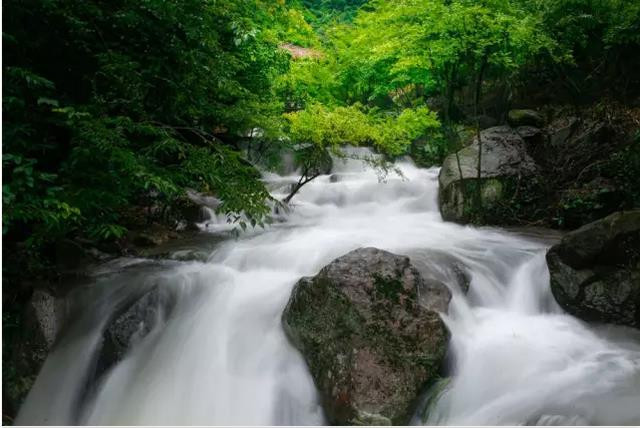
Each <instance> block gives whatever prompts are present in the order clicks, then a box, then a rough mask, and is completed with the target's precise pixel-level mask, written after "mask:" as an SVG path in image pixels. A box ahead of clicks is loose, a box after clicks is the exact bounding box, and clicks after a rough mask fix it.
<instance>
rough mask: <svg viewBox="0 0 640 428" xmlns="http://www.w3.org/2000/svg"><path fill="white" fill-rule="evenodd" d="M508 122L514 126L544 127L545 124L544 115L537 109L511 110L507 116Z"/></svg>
mask: <svg viewBox="0 0 640 428" xmlns="http://www.w3.org/2000/svg"><path fill="white" fill-rule="evenodd" d="M507 122H509V125H511V126H513V127H518V126H535V127H537V128H542V127H543V126H544V124H545V120H544V117H543V116H542V115H541V114H540V113H538V112H537V111H535V110H528V109H523V110H510V111H509V114H508V116H507Z"/></svg>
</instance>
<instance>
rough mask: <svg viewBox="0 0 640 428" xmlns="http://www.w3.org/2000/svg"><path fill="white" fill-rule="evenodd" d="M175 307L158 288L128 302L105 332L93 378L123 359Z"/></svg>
mask: <svg viewBox="0 0 640 428" xmlns="http://www.w3.org/2000/svg"><path fill="white" fill-rule="evenodd" d="M174 305H175V300H174V297H173V295H172V294H171V293H170V292H169V290H168V289H167V288H166V287H162V286H160V285H155V286H153V287H152V288H150V289H149V290H148V291H147V292H145V293H144V294H143V295H142V296H140V297H138V298H137V299H134V300H133V301H129V302H128V304H126V305H125V306H124V307H123V308H122V309H121V310H120V311H119V312H118V313H117V315H116V316H115V317H114V318H113V319H112V320H111V321H110V322H109V324H108V325H107V327H106V328H105V330H104V334H103V345H102V350H101V353H100V357H99V359H98V367H97V375H96V377H99V376H100V375H101V374H102V373H104V372H105V371H107V370H108V369H109V368H110V367H112V366H113V365H115V364H116V363H117V362H119V361H120V360H122V358H124V356H125V354H126V353H127V351H128V350H129V349H130V348H131V347H132V346H134V345H135V344H137V343H139V342H140V341H142V340H143V339H144V338H145V337H146V336H147V335H148V334H149V333H150V332H151V331H152V330H153V329H154V328H156V327H158V326H161V325H162V324H164V323H165V322H166V319H167V317H168V316H169V315H170V313H171V311H172V310H173V307H174Z"/></svg>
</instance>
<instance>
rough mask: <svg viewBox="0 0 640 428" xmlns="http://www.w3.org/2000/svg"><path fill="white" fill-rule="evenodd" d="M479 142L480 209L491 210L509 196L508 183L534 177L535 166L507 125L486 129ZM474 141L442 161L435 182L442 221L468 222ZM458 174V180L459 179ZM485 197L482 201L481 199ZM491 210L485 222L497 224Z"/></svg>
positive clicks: (473, 178) (475, 153) (474, 179)
mask: <svg viewBox="0 0 640 428" xmlns="http://www.w3.org/2000/svg"><path fill="white" fill-rule="evenodd" d="M480 139H481V141H482V160H481V161H482V167H481V178H480V184H479V185H480V186H482V189H481V193H482V196H483V203H486V204H485V207H484V208H491V206H492V205H496V204H497V203H499V202H500V201H501V200H504V199H507V198H508V197H510V196H511V195H510V192H507V191H505V187H507V186H506V184H510V183H508V182H509V181H512V182H513V181H518V180H521V179H523V178H527V177H531V176H534V175H535V174H536V173H537V171H538V167H537V165H536V163H535V161H534V160H533V158H531V156H529V154H528V153H527V149H526V145H525V142H524V140H523V138H522V137H521V136H520V135H519V134H518V132H516V130H514V129H513V128H510V127H508V126H498V127H494V128H489V129H486V130H484V131H482V132H481V133H480ZM478 153H479V144H478V140H477V138H474V139H473V142H472V143H471V144H470V145H469V146H467V147H465V148H463V149H462V150H460V151H459V152H458V153H457V155H458V158H459V160H460V166H459V167H458V158H457V157H456V154H455V153H454V154H452V155H449V156H447V158H446V159H445V160H444V162H443V165H442V168H441V169H440V174H439V176H438V181H439V185H440V193H439V200H440V213H441V214H442V217H443V219H444V220H447V221H456V222H460V223H467V222H469V221H471V220H472V217H471V216H470V214H469V211H470V209H471V202H472V198H473V196H472V195H473V193H474V191H475V186H476V185H477V182H478V179H477V176H478V171H477V167H478ZM460 170H461V171H462V178H463V179H462V180H461V178H460ZM485 198H486V200H485ZM490 213H491V210H485V215H486V216H487V217H486V218H485V219H484V220H485V222H486V223H499V222H500V221H501V220H502V219H501V218H491V217H490Z"/></svg>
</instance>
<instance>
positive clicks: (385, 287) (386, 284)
mask: <svg viewBox="0 0 640 428" xmlns="http://www.w3.org/2000/svg"><path fill="white" fill-rule="evenodd" d="M373 283H374V286H375V289H376V293H378V294H380V295H381V296H383V297H384V298H386V299H389V300H392V301H394V302H396V303H397V302H398V301H399V297H400V293H402V291H403V290H404V286H403V285H402V282H401V281H400V280H399V279H398V278H394V277H383V276H381V275H378V274H373Z"/></svg>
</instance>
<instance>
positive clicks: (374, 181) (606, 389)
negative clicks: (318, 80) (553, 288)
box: [16, 151, 640, 425]
mask: <svg viewBox="0 0 640 428" xmlns="http://www.w3.org/2000/svg"><path fill="white" fill-rule="evenodd" d="M355 152H357V151H354V153H355ZM397 166H398V167H399V168H400V170H401V171H402V173H403V175H404V177H400V176H398V175H395V174H393V173H392V174H390V175H389V176H387V177H386V180H383V181H379V177H378V175H377V174H376V173H375V172H374V171H373V170H371V169H368V168H367V167H365V165H364V164H363V163H362V162H360V161H356V160H348V161H338V160H337V161H336V162H335V164H334V170H333V173H334V174H335V176H334V179H333V180H332V179H331V178H330V176H329V175H324V176H321V177H319V178H317V179H316V180H314V181H313V182H311V183H309V184H307V185H305V186H304V187H303V188H302V190H301V191H300V193H299V194H298V195H296V196H295V198H294V199H293V203H294V207H293V210H292V212H291V213H289V214H288V215H287V216H286V221H282V222H278V223H275V224H274V225H272V226H270V227H268V228H267V229H266V230H262V229H256V230H252V231H248V232H246V233H243V234H241V235H240V237H239V239H237V240H235V239H228V240H225V241H223V242H221V243H220V244H219V245H218V246H217V247H216V248H215V249H214V250H213V252H212V253H211V254H210V256H209V259H208V261H207V262H206V263H203V262H195V261H194V262H169V261H163V262H158V261H155V262H152V261H148V260H131V259H128V260H119V261H116V262H113V263H112V265H111V267H110V268H107V269H103V272H99V273H96V278H95V281H93V283H92V284H89V285H87V286H86V287H83V288H82V289H80V290H77V291H76V292H75V293H74V296H75V297H73V299H75V300H74V302H73V304H74V305H75V306H76V307H77V308H79V310H77V311H76V313H77V314H78V315H77V316H75V318H74V319H73V320H72V321H71V322H70V323H69V327H68V328H67V329H66V331H65V332H64V334H63V335H62V337H61V338H60V340H59V341H58V343H57V346H56V347H55V349H54V351H53V352H52V353H51V355H50V356H49V357H48V359H47V361H46V362H45V365H44V367H43V369H42V370H41V373H40V375H39V376H38V379H37V380H36V383H35V385H34V387H33V389H32V391H31V392H30V394H29V396H28V397H27V400H26V402H25V404H24V405H23V407H22V409H21V411H20V413H19V415H18V418H17V420H16V423H17V424H53V425H67V424H89V425H239V424H241V425H318V424H323V423H326V421H325V420H324V417H323V414H322V410H321V407H320V405H319V399H318V396H317V392H316V390H315V387H314V385H313V380H312V378H311V376H310V375H309V373H308V371H307V368H306V365H305V363H304V360H303V359H302V357H301V356H300V354H299V353H298V352H297V351H296V350H295V349H294V348H293V347H292V346H291V345H290V344H289V342H288V341H287V339H286V337H285V335H284V333H283V330H282V327H281V323H280V317H281V313H282V310H283V308H284V306H285V304H286V302H287V299H288V298H289V295H290V292H291V289H292V287H293V285H294V283H295V282H296V281H297V280H298V279H299V278H300V277H301V276H305V275H313V274H315V273H317V272H318V270H319V269H320V268H321V267H323V266H324V265H326V264H328V263H329V262H330V261H331V260H333V259H335V258H336V257H338V256H341V255H343V254H345V253H347V252H349V251H350V250H353V249H356V248H359V247H365V246H373V247H378V248H381V249H385V250H388V251H391V252H394V253H398V254H407V255H409V256H411V257H412V258H413V259H414V260H415V259H417V258H419V257H420V254H422V252H423V251H424V250H427V249H437V250H440V251H443V252H446V253H448V254H450V255H452V256H454V257H456V258H458V259H459V260H460V261H462V262H463V263H464V264H465V265H466V266H467V267H468V269H469V272H470V274H471V285H470V288H469V292H468V294H467V295H464V294H462V292H461V291H460V290H459V289H453V290H452V294H453V299H452V301H451V304H450V307H449V313H448V314H446V315H445V314H443V317H444V319H445V321H446V324H447V326H448V328H449V329H450V331H451V334H452V339H451V342H450V345H449V355H448V361H447V367H446V370H447V372H448V373H447V374H448V375H450V376H451V379H450V381H449V382H448V383H447V384H446V386H445V387H444V389H441V390H439V392H438V395H435V394H436V392H431V393H430V394H431V395H432V397H431V398H432V399H431V400H430V403H431V404H430V405H429V409H428V412H423V411H422V410H419V411H418V412H417V414H416V417H415V418H414V422H415V423H418V424H436V425H447V424H452V425H455V424H458V425H465V424H467V425H468V424H473V425H483V424H513V425H520V424H539V425H571V424H609V425H617V424H634V423H635V424H637V423H640V337H639V335H638V333H637V332H636V331H635V330H631V329H625V328H622V327H613V326H589V325H587V324H585V323H583V322H581V321H579V320H577V319H575V318H573V317H571V316H569V315H566V314H564V313H563V311H562V310H561V309H560V308H559V307H558V306H557V304H556V303H555V301H554V299H553V297H552V296H551V293H550V290H549V274H548V271H547V267H546V264H545V260H544V254H545V251H546V249H547V248H548V246H549V245H550V241H549V240H546V239H542V238H535V237H531V236H526V235H523V234H521V233H516V232H513V231H512V232H508V231H505V230H501V229H497V228H475V227H469V226H460V225H457V224H453V223H446V222H443V221H442V218H441V216H440V214H439V211H438V204H437V193H438V181H437V176H438V169H436V168H433V169H420V168H416V167H415V166H414V165H413V164H411V163H410V162H408V161H403V162H399V163H398V164H397ZM336 179H337V181H336ZM265 180H266V181H267V182H268V183H269V185H270V188H272V189H273V194H274V196H276V197H278V198H283V197H284V196H285V195H286V194H287V190H288V187H287V183H291V182H294V181H296V180H297V177H294V176H289V177H280V176H275V175H267V176H265ZM213 226H214V227H213V229H214V230H216V231H217V233H220V231H221V230H224V229H225V226H224V224H217V225H213ZM227 229H228V228H227ZM105 272H106V273H105ZM151 282H153V283H157V284H160V285H161V286H166V287H172V288H173V290H174V292H175V294H176V295H177V303H176V306H175V308H174V310H173V311H172V313H171V315H170V317H169V318H168V320H167V321H166V323H165V324H164V325H161V326H159V327H157V328H155V329H154V330H152V331H151V332H150V333H149V334H148V335H147V336H146V337H144V339H142V340H141V341H140V342H139V343H137V344H135V345H134V346H132V348H131V349H130V351H129V352H128V353H127V354H126V356H125V358H124V359H123V360H122V361H121V362H120V363H119V364H117V365H116V366H115V367H113V368H112V369H111V370H110V371H109V372H107V374H106V375H105V376H104V377H103V378H102V381H101V383H100V384H99V385H97V386H94V387H93V388H89V387H88V386H87V379H88V377H89V375H90V373H91V371H92V370H94V366H95V360H96V354H97V352H98V348H99V344H100V339H101V336H102V330H103V329H104V326H105V323H106V320H107V319H108V315H109V314H110V313H112V312H113V310H114V307H115V306H116V304H117V302H119V301H121V300H122V299H123V298H124V297H125V296H127V294H128V293H130V292H131V290H133V289H135V288H136V287H139V286H140V285H141V284H144V283H147V284H148V283H151ZM427 395H429V393H427ZM425 401H426V400H425ZM425 413H426V414H427V415H428V416H427V417H426V420H424V419H423V416H422V415H423V414H425Z"/></svg>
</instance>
